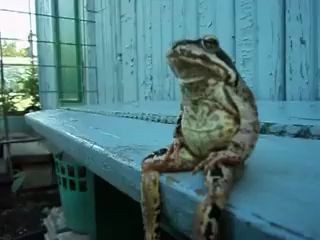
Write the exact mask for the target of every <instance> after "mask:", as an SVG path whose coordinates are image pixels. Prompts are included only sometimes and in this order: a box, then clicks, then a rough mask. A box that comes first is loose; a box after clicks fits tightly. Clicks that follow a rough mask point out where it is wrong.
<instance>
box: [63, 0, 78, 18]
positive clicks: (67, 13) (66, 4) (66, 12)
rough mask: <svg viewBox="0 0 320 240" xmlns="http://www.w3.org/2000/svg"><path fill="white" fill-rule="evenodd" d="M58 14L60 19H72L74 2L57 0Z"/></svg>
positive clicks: (72, 0)
mask: <svg viewBox="0 0 320 240" xmlns="http://www.w3.org/2000/svg"><path fill="white" fill-rule="evenodd" d="M77 1H78V0H77ZM58 12H59V16H60V17H70V18H74V0H58Z"/></svg>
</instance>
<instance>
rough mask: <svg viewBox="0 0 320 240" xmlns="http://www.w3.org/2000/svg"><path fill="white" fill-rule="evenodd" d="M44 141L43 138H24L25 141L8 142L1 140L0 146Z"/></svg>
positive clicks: (12, 140) (13, 140) (14, 140)
mask: <svg viewBox="0 0 320 240" xmlns="http://www.w3.org/2000/svg"><path fill="white" fill-rule="evenodd" d="M41 140H44V138H43V137H38V138H26V139H11V140H10V139H9V140H3V141H0V144H11V143H26V142H37V141H41Z"/></svg>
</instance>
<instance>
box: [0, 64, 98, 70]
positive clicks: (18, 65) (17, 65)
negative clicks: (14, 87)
mask: <svg viewBox="0 0 320 240" xmlns="http://www.w3.org/2000/svg"><path fill="white" fill-rule="evenodd" d="M3 66H13V67H28V66H29V67H30V66H31V67H32V66H35V67H54V68H91V69H95V68H96V66H82V67H81V66H70V65H50V64H24V63H3Z"/></svg>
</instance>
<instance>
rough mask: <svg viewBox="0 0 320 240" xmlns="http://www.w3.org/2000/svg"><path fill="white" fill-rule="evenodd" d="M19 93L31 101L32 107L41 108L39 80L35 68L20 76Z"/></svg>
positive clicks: (30, 68)
mask: <svg viewBox="0 0 320 240" xmlns="http://www.w3.org/2000/svg"><path fill="white" fill-rule="evenodd" d="M17 83H18V84H19V88H20V89H19V93H23V94H24V97H25V98H30V99H31V106H40V98H39V79H38V73H37V69H36V68H35V66H30V67H29V68H27V69H26V71H25V72H24V74H22V75H20V76H18V78H17Z"/></svg>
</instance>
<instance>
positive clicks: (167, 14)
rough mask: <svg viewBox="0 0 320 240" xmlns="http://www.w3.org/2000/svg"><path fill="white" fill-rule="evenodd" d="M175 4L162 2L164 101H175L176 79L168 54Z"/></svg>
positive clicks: (170, 0) (162, 77)
mask: <svg viewBox="0 0 320 240" xmlns="http://www.w3.org/2000/svg"><path fill="white" fill-rule="evenodd" d="M172 11H173V2H172V0H162V1H161V21H162V24H161V37H162V39H161V42H162V43H161V46H162V48H161V56H160V57H161V63H162V64H161V73H162V74H161V79H160V81H163V90H162V91H164V96H163V99H164V100H173V99H174V92H175V89H174V78H173V75H172V73H171V70H170V69H169V66H168V64H167V59H166V53H167V51H168V49H169V47H170V46H171V43H172V40H173V15H172Z"/></svg>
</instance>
